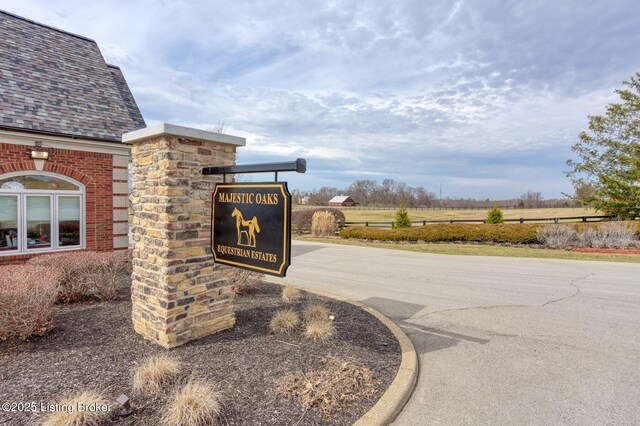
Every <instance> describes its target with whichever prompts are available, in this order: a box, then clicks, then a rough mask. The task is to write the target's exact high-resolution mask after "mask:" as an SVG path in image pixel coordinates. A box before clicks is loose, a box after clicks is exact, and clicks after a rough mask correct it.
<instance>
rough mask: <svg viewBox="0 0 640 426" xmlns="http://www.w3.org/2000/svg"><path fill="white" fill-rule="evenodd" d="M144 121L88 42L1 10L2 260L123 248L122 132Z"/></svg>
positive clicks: (120, 79)
mask: <svg viewBox="0 0 640 426" xmlns="http://www.w3.org/2000/svg"><path fill="white" fill-rule="evenodd" d="M143 127H145V122H144V119H143V118H142V115H141V114H140V111H139V110H138V107H137V105H136V103H135V100H134V99H133V96H132V95H131V92H130V90H129V87H128V86H127V82H126V81H125V79H124V76H123V75H122V72H121V71H120V69H119V68H118V67H115V66H113V65H108V64H107V63H106V62H105V60H104V58H103V57H102V54H101V53H100V49H99V48H98V46H97V44H96V43H95V42H94V41H93V40H90V39H87V38H85V37H81V36H78V35H74V34H70V33H67V32H65V31H61V30H58V29H55V28H51V27H48V26H45V25H41V24H38V23H36V22H32V21H30V20H28V19H24V18H21V17H18V16H15V15H12V14H10V13H7V12H3V11H0V265H3V264H9V263H19V262H22V261H24V260H26V259H28V258H30V257H31V256H33V255H35V254H41V253H51V252H58V251H68V250H98V251H109V250H114V249H115V250H117V249H126V248H127V247H128V236H127V235H128V211H127V200H128V185H127V166H128V164H129V146H128V145H125V144H123V143H122V134H123V133H126V132H129V131H132V130H136V129H140V128H143Z"/></svg>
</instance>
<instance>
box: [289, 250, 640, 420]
mask: <svg viewBox="0 0 640 426" xmlns="http://www.w3.org/2000/svg"><path fill="white" fill-rule="evenodd" d="M287 275H288V277H287V278H286V279H284V280H282V279H276V281H279V282H282V281H284V282H285V283H291V284H295V285H299V286H302V287H309V288H314V289H317V290H323V291H327V292H331V293H335V294H340V295H343V296H346V297H349V298H352V299H355V300H360V301H362V302H364V303H365V304H367V305H369V306H372V307H374V308H376V309H378V310H380V311H381V312H382V313H384V314H385V315H387V316H388V317H390V318H392V319H393V320H394V321H395V322H396V323H397V324H399V325H400V326H401V327H402V328H403V329H404V330H405V332H406V333H407V334H408V336H409V338H410V339H411V340H412V342H413V344H414V345H415V347H416V350H417V352H418V354H419V357H420V376H419V378H418V385H417V388H416V390H415V392H414V394H413V396H412V397H411V399H410V401H409V403H408V404H407V406H406V407H405V409H404V410H403V412H402V413H401V414H400V416H399V417H398V418H397V420H396V421H395V422H394V425H432V424H456V425H457V424H474V425H477V424H492V425H493V424H504V425H506V424H508V425H519V424H541V425H542V424H545V425H548V424H576V425H603V424H610V425H623V424H629V425H631V424H633V425H638V424H640V264H623V263H606V262H583V261H564V260H548V259H516V258H500V257H473V256H448V255H436V254H426V253H412V252H406V251H398V250H385V249H375V248H364V247H354V246H344V245H334V244H321V243H311V242H298V241H295V242H294V247H293V262H292V266H291V267H290V268H289V271H288V273H287Z"/></svg>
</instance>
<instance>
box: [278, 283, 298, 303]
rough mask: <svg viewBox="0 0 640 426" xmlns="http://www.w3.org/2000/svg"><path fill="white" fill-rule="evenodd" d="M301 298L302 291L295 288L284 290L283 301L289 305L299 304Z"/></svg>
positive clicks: (285, 288)
mask: <svg viewBox="0 0 640 426" xmlns="http://www.w3.org/2000/svg"><path fill="white" fill-rule="evenodd" d="M300 296H301V294H300V290H298V289H297V288H295V287H289V286H287V287H284V288H283V289H282V300H284V301H285V302H287V303H293V302H297V301H298V300H300Z"/></svg>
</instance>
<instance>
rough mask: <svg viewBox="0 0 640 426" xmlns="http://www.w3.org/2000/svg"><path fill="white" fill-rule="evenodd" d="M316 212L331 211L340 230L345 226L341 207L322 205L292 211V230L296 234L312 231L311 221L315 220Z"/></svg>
mask: <svg viewBox="0 0 640 426" xmlns="http://www.w3.org/2000/svg"><path fill="white" fill-rule="evenodd" d="M316 212H329V213H331V214H333V216H334V217H335V218H336V223H337V225H338V231H339V230H341V229H342V228H344V222H345V218H344V213H342V210H339V209H332V208H330V207H320V208H317V209H309V210H296V211H294V212H292V213H291V228H292V229H291V230H292V231H293V232H294V233H296V234H303V233H305V232H311V223H312V221H313V215H314V214H315V213H316Z"/></svg>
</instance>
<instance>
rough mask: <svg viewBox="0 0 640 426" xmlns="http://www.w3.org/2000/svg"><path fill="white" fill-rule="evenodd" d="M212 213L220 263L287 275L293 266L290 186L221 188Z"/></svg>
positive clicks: (213, 246)
mask: <svg viewBox="0 0 640 426" xmlns="http://www.w3.org/2000/svg"><path fill="white" fill-rule="evenodd" d="M212 210H213V211H212V224H211V234H212V236H211V251H212V252H213V257H214V259H215V261H216V262H219V263H223V264H226V265H231V266H236V267H239V268H245V269H250V270H254V271H257V272H262V273H265V274H270V275H276V276H280V277H283V276H284V275H285V273H286V270H287V268H288V267H289V264H290V263H291V194H289V191H288V189H287V184H286V182H276V183H228V184H227V183H221V184H217V185H216V188H215V190H214V192H213V206H212Z"/></svg>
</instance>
